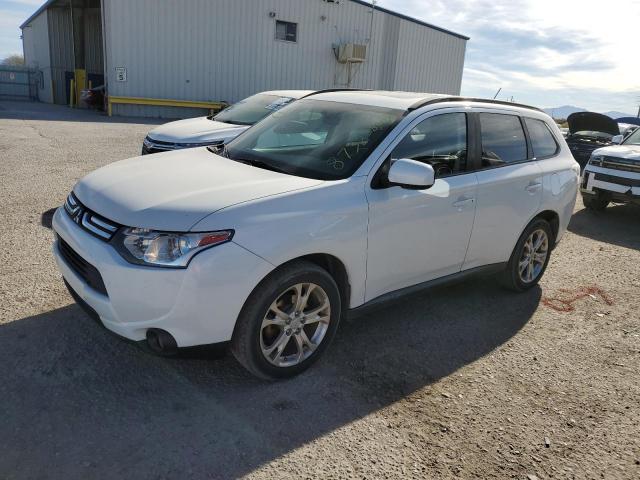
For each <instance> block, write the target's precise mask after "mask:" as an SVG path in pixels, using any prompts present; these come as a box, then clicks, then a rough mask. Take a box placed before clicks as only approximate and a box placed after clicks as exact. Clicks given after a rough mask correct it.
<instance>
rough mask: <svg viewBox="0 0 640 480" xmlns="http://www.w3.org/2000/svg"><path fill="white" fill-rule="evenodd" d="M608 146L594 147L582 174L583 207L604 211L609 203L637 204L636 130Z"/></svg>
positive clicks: (639, 151) (639, 142)
mask: <svg viewBox="0 0 640 480" xmlns="http://www.w3.org/2000/svg"><path fill="white" fill-rule="evenodd" d="M613 142H614V143H620V142H621V143H620V144H619V145H612V146H609V147H604V148H599V149H597V150H594V151H593V153H592V154H591V158H590V159H589V163H588V164H587V165H586V167H585V169H584V173H583V174H582V183H581V186H580V191H581V192H582V199H583V201H584V205H585V207H587V208H589V209H592V210H604V209H605V208H606V207H607V205H609V203H610V202H612V201H613V202H619V203H630V202H634V203H640V129H637V130H636V131H634V132H633V133H632V134H631V135H629V136H627V137H626V138H624V140H623V136H622V135H618V136H617V137H614V138H613Z"/></svg>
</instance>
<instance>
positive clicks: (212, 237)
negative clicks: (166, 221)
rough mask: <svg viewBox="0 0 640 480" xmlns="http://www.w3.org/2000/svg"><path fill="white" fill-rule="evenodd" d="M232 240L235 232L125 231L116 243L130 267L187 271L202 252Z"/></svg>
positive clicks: (120, 233) (144, 229)
mask: <svg viewBox="0 0 640 480" xmlns="http://www.w3.org/2000/svg"><path fill="white" fill-rule="evenodd" d="M232 238H233V230H222V231H218V232H203V233H173V232H157V231H155V230H148V229H146V228H126V229H124V230H122V231H121V232H119V233H118V235H117V236H116V238H115V239H114V241H115V242H116V248H117V249H118V251H119V252H120V254H121V255H122V256H123V257H124V258H125V260H127V261H129V262H131V263H137V264H141V265H150V266H156V267H173V268H186V267H187V266H188V265H189V262H190V261H191V259H192V258H193V257H194V256H195V255H196V254H198V253H199V252H201V251H202V250H206V249H207V248H211V247H213V246H215V245H220V244H222V243H226V242H228V241H230V240H231V239H232Z"/></svg>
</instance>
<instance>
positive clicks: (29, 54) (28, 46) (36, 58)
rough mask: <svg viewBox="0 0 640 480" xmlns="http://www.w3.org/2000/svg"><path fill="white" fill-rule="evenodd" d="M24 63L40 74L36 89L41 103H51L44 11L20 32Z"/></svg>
mask: <svg viewBox="0 0 640 480" xmlns="http://www.w3.org/2000/svg"><path fill="white" fill-rule="evenodd" d="M22 47H23V51H24V61H25V64H26V65H27V66H28V67H31V68H35V69H38V70H40V71H41V72H42V83H41V84H40V87H42V88H39V89H38V98H39V99H40V101H42V102H47V103H51V102H53V90H52V88H51V85H52V84H51V61H50V58H49V23H48V20H47V12H46V10H45V11H43V12H42V13H40V15H38V16H37V17H35V18H34V19H33V20H32V21H31V23H30V24H29V25H28V26H26V27H25V28H24V29H23V30H22Z"/></svg>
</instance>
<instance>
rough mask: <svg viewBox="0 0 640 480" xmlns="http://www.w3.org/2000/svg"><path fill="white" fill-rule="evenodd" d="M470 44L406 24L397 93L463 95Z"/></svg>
mask: <svg viewBox="0 0 640 480" xmlns="http://www.w3.org/2000/svg"><path fill="white" fill-rule="evenodd" d="M465 47H466V42H465V41H464V40H463V39H459V38H455V37H451V36H448V35H443V34H442V33H440V32H438V31H437V30H433V29H426V28H424V27H422V26H421V25H418V24H415V23H412V22H407V21H404V22H403V25H402V28H401V29H400V36H399V39H398V47H397V56H398V60H397V64H396V72H395V83H394V89H395V90H409V91H414V90H416V89H418V90H421V87H422V86H423V85H425V84H426V85H427V86H428V88H429V91H430V92H433V93H448V94H456V95H457V94H459V93H460V87H461V82H462V69H463V67H464V54H465Z"/></svg>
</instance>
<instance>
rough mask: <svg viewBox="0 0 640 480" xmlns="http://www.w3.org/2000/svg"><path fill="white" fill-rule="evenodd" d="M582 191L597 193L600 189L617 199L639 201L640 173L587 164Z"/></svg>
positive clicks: (581, 184) (587, 193)
mask: <svg viewBox="0 0 640 480" xmlns="http://www.w3.org/2000/svg"><path fill="white" fill-rule="evenodd" d="M580 191H581V192H582V194H584V195H595V194H597V193H598V192H599V191H604V192H607V193H608V194H610V195H611V196H612V198H613V199H615V200H620V201H638V200H640V174H639V173H634V172H626V171H623V170H614V169H611V168H603V167H597V166H595V165H587V167H586V168H585V170H584V172H583V174H582V181H581V183H580Z"/></svg>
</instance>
